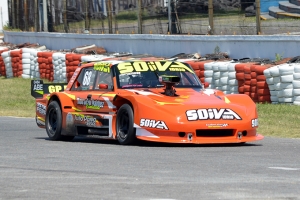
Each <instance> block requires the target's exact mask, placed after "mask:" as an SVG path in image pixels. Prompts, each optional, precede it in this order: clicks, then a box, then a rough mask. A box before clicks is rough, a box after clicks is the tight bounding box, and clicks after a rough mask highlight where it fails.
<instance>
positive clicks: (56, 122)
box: [46, 101, 74, 141]
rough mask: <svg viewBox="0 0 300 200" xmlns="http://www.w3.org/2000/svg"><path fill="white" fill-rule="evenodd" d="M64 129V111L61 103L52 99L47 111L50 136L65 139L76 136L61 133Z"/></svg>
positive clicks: (54, 138)
mask: <svg viewBox="0 0 300 200" xmlns="http://www.w3.org/2000/svg"><path fill="white" fill-rule="evenodd" d="M61 130H62V113H61V108H60V106H59V104H58V103H57V102H56V101H52V102H51V103H50V104H49V106H48V108H47V112H46V131H47V134H48V137H49V138H50V139H51V140H65V141H69V140H72V139H73V138H74V136H63V135H61Z"/></svg>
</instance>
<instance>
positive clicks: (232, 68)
mask: <svg viewBox="0 0 300 200" xmlns="http://www.w3.org/2000/svg"><path fill="white" fill-rule="evenodd" d="M236 64H238V63H229V64H228V66H227V67H228V72H234V73H235V65H236Z"/></svg>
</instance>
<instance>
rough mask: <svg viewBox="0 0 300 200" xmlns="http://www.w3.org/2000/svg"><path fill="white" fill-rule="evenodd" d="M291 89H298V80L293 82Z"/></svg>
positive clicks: (299, 84) (299, 81)
mask: <svg viewBox="0 0 300 200" xmlns="http://www.w3.org/2000/svg"><path fill="white" fill-rule="evenodd" d="M293 88H294V89H296V88H300V80H293Z"/></svg>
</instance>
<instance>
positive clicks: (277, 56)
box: [275, 53, 283, 61]
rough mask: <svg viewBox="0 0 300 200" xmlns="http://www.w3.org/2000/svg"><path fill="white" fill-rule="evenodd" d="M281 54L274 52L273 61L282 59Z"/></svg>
mask: <svg viewBox="0 0 300 200" xmlns="http://www.w3.org/2000/svg"><path fill="white" fill-rule="evenodd" d="M282 58H283V55H281V54H279V53H275V61H280V60H282Z"/></svg>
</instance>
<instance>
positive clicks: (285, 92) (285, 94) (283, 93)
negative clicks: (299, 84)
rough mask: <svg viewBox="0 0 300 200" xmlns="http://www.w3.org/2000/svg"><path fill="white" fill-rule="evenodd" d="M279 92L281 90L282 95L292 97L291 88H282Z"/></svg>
mask: <svg viewBox="0 0 300 200" xmlns="http://www.w3.org/2000/svg"><path fill="white" fill-rule="evenodd" d="M280 92H282V96H283V97H288V98H290V97H293V89H284V90H282V91H280ZM280 92H279V93H280Z"/></svg>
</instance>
